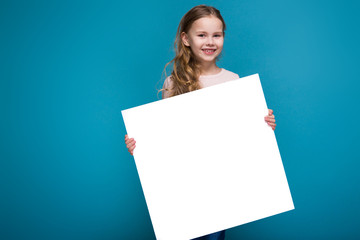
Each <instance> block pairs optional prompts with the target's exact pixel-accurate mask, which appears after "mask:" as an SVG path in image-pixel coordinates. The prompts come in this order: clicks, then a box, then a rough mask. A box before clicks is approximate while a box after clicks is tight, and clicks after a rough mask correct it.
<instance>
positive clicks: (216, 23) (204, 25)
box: [189, 16, 223, 32]
mask: <svg viewBox="0 0 360 240" xmlns="http://www.w3.org/2000/svg"><path fill="white" fill-rule="evenodd" d="M189 31H195V32H197V31H205V32H222V31H223V24H222V22H221V20H220V19H218V18H217V17H214V16H208V17H203V18H199V19H198V20H196V21H195V22H194V23H193V24H192V25H191V28H190V30H189Z"/></svg>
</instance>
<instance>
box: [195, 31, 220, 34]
mask: <svg viewBox="0 0 360 240" xmlns="http://www.w3.org/2000/svg"><path fill="white" fill-rule="evenodd" d="M195 33H196V34H198V33H208V32H206V31H197V32H195ZM219 33H221V34H222V33H223V32H214V34H219Z"/></svg>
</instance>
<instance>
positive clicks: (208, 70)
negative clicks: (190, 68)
mask: <svg viewBox="0 0 360 240" xmlns="http://www.w3.org/2000/svg"><path fill="white" fill-rule="evenodd" d="M220 70H221V69H220V68H219V67H218V66H216V63H215V62H211V63H201V75H214V74H217V73H219V72H220Z"/></svg>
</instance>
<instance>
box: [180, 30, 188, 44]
mask: <svg viewBox="0 0 360 240" xmlns="http://www.w3.org/2000/svg"><path fill="white" fill-rule="evenodd" d="M181 40H182V42H183V44H184V45H185V46H187V47H189V46H190V44H189V38H188V35H187V34H186V33H185V32H182V33H181Z"/></svg>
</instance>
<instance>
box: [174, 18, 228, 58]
mask: <svg viewBox="0 0 360 240" xmlns="http://www.w3.org/2000/svg"><path fill="white" fill-rule="evenodd" d="M181 39H182V41H183V43H184V44H185V46H188V47H190V48H191V51H192V52H193V54H194V55H195V57H196V59H197V60H198V61H199V62H200V63H215V61H216V57H217V56H219V54H220V53H221V51H222V49H223V45H224V34H223V24H222V22H221V20H220V19H218V18H217V17H214V16H208V17H203V18H200V19H198V20H196V21H195V22H194V23H193V24H192V26H191V28H190V29H189V31H188V33H185V32H183V33H181Z"/></svg>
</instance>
